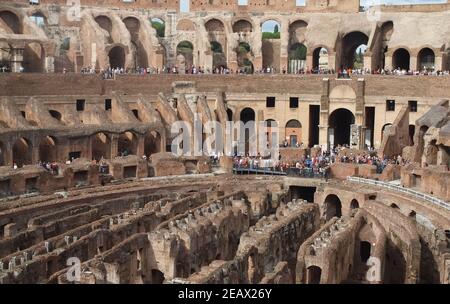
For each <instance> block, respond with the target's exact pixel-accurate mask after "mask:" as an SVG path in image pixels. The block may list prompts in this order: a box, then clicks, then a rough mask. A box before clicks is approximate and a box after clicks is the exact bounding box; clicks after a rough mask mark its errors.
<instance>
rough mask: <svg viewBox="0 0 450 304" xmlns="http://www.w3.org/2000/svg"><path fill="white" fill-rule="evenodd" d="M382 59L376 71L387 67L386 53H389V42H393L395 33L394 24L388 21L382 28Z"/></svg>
mask: <svg viewBox="0 0 450 304" xmlns="http://www.w3.org/2000/svg"><path fill="white" fill-rule="evenodd" d="M381 33H382V38H381V54H380V56H381V58H380V64H379V65H378V66H377V67H376V69H377V70H378V69H381V68H384V67H385V66H386V52H387V51H388V45H389V41H390V40H391V37H392V34H393V33H394V23H393V22H392V21H387V22H385V23H383V25H382V26H381Z"/></svg>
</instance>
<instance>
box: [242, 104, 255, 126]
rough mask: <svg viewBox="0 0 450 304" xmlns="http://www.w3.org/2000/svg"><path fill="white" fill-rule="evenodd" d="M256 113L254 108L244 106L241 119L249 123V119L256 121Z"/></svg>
mask: <svg viewBox="0 0 450 304" xmlns="http://www.w3.org/2000/svg"><path fill="white" fill-rule="evenodd" d="M255 118H256V114H255V110H253V109H252V108H248V107H247V108H244V109H242V111H241V113H240V119H241V121H242V122H243V123H247V122H249V121H255Z"/></svg>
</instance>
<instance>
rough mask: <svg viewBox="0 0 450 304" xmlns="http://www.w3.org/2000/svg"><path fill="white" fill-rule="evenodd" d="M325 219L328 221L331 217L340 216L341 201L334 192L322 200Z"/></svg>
mask: <svg viewBox="0 0 450 304" xmlns="http://www.w3.org/2000/svg"><path fill="white" fill-rule="evenodd" d="M324 211H325V212H324V216H325V220H326V221H329V220H331V219H332V218H333V217H341V216H342V203H341V200H340V199H339V197H338V196H337V195H336V194H329V195H328V196H327V197H326V198H325V201H324Z"/></svg>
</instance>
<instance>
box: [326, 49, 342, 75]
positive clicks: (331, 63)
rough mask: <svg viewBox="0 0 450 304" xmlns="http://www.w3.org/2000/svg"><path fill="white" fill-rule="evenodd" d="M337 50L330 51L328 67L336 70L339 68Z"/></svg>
mask: <svg viewBox="0 0 450 304" xmlns="http://www.w3.org/2000/svg"><path fill="white" fill-rule="evenodd" d="M336 65H337V62H336V52H329V53H328V69H330V70H331V69H334V70H335V71H336V72H337V71H338V70H339V67H338V66H336Z"/></svg>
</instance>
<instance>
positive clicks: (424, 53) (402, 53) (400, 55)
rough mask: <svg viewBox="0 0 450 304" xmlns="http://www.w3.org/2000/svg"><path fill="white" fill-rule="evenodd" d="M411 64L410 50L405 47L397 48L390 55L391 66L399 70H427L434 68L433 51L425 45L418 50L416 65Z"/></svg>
mask: <svg viewBox="0 0 450 304" xmlns="http://www.w3.org/2000/svg"><path fill="white" fill-rule="evenodd" d="M411 67H412V66H411V52H410V51H409V50H407V49H406V48H399V49H397V50H395V51H394V53H393V55H392V68H393V69H400V70H406V71H408V70H427V71H432V70H434V69H435V53H434V51H433V50H432V49H430V48H428V47H426V48H423V49H421V50H420V51H419V53H418V55H417V66H415V67H412V68H411Z"/></svg>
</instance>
